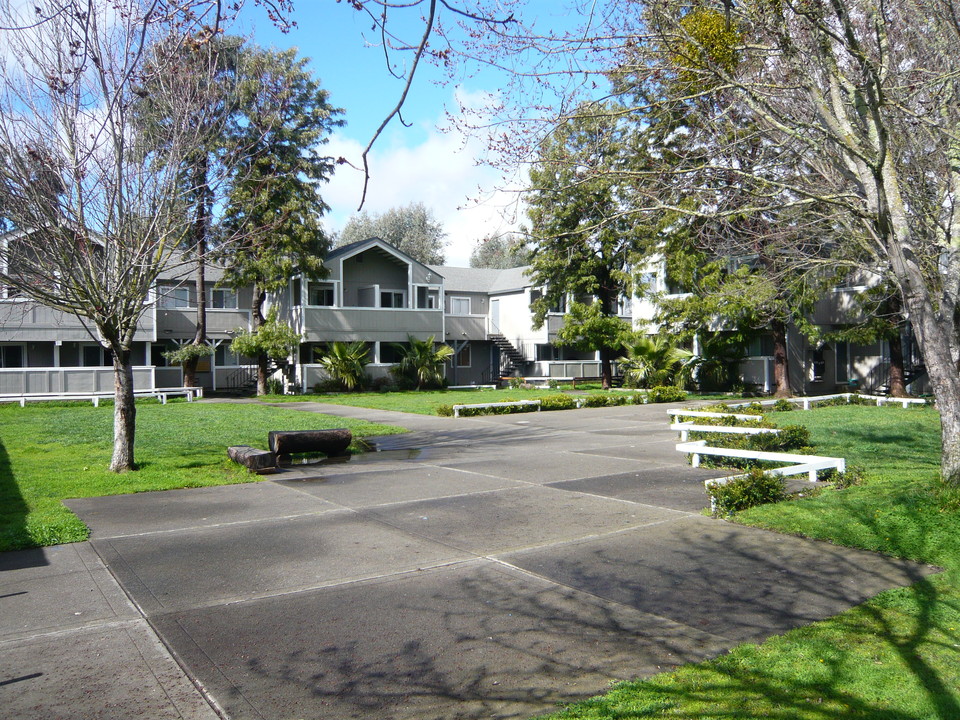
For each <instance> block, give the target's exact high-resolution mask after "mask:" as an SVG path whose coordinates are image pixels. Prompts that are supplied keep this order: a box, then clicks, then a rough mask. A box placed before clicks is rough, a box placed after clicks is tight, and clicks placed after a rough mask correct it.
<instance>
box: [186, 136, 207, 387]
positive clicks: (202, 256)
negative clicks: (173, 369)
mask: <svg viewBox="0 0 960 720" xmlns="http://www.w3.org/2000/svg"><path fill="white" fill-rule="evenodd" d="M207 166H208V158H207V156H206V154H204V155H203V158H202V159H201V161H200V163H199V164H198V166H197V169H196V174H195V176H194V184H195V186H196V187H195V192H196V193H197V206H196V211H195V214H194V219H193V228H192V232H193V251H194V253H195V256H196V260H197V331H196V333H195V334H194V336H193V344H194V345H206V344H207V227H208V218H209V216H210V207H209V205H210V188H209V186H208V185H207ZM199 364H200V358H199V357H192V358H190V359H189V360H188V361H187V362H185V363H184V364H183V384H184V385H185V386H187V387H196V386H197V365H199Z"/></svg>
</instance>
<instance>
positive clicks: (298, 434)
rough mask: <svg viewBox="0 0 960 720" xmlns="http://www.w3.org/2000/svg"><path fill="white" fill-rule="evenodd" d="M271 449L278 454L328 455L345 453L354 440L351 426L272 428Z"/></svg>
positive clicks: (270, 436) (269, 437)
mask: <svg viewBox="0 0 960 720" xmlns="http://www.w3.org/2000/svg"><path fill="white" fill-rule="evenodd" d="M268 442H269V445H270V450H271V451H272V452H273V453H275V454H276V455H293V454H294V453H323V454H324V455H326V456H328V457H336V456H338V455H345V454H346V452H347V447H349V445H350V443H351V442H353V433H352V432H350V429H349V428H335V429H332V430H272V431H271V432H270V433H269V435H268Z"/></svg>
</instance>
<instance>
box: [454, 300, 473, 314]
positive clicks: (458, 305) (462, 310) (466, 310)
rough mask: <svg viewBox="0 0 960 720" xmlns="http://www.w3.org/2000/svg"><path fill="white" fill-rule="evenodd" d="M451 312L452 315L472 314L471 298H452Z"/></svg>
mask: <svg viewBox="0 0 960 720" xmlns="http://www.w3.org/2000/svg"><path fill="white" fill-rule="evenodd" d="M450 314H451V315H469V314H470V298H468V297H452V298H450Z"/></svg>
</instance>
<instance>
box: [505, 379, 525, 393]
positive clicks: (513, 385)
mask: <svg viewBox="0 0 960 720" xmlns="http://www.w3.org/2000/svg"><path fill="white" fill-rule="evenodd" d="M507 382H508V383H509V385H510V389H511V390H518V389H520V388H522V387H523V378H522V377H512V378H510V379H509V380H508V381H507Z"/></svg>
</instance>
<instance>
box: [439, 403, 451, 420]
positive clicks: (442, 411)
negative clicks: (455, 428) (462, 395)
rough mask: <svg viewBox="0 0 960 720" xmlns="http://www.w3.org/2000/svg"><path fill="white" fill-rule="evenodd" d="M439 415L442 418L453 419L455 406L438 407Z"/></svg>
mask: <svg viewBox="0 0 960 720" xmlns="http://www.w3.org/2000/svg"><path fill="white" fill-rule="evenodd" d="M437 415H439V416H440V417H453V405H438V406H437Z"/></svg>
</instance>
